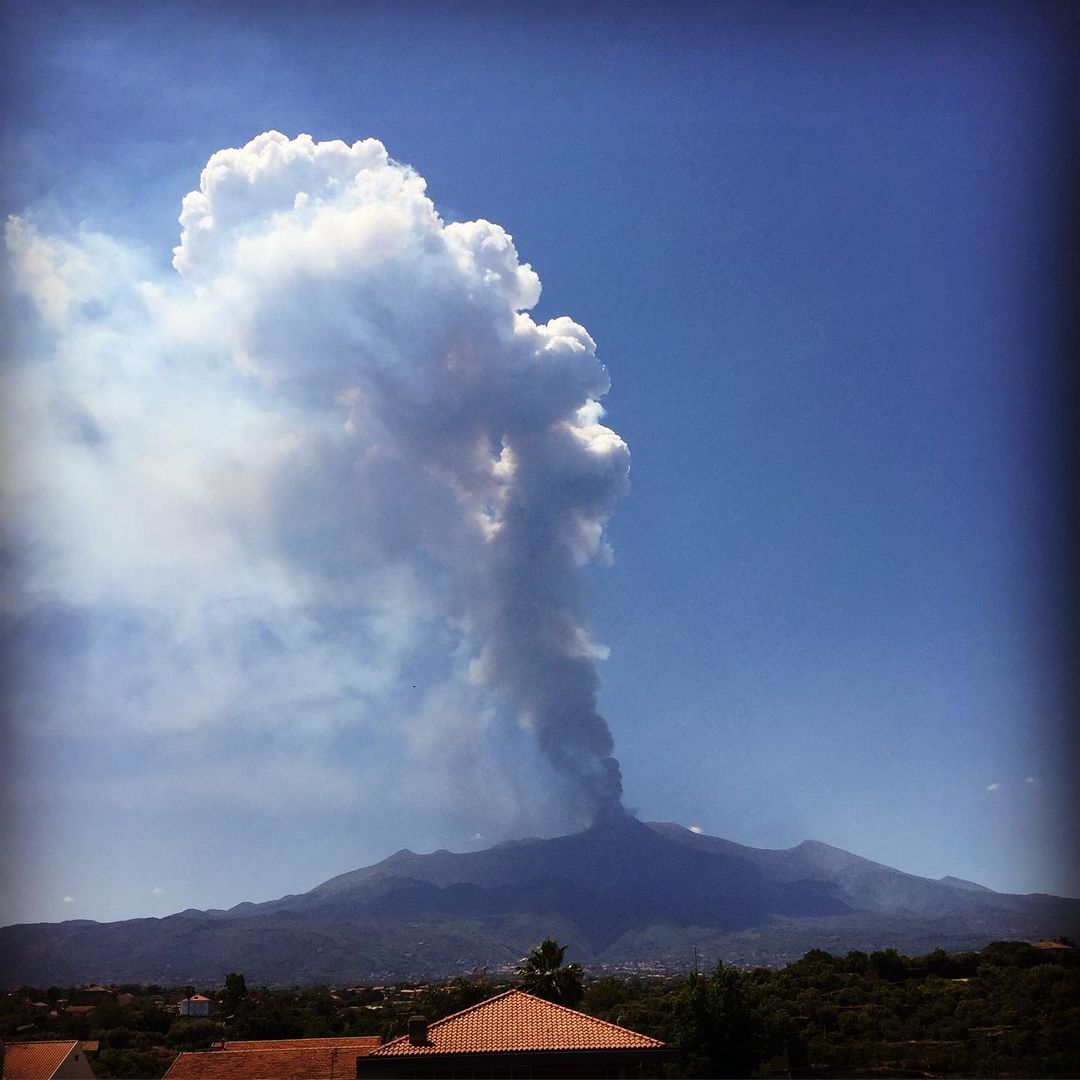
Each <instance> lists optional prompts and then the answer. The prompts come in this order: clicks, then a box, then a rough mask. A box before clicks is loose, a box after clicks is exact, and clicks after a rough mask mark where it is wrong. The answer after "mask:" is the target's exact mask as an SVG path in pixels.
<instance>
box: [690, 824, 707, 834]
mask: <svg viewBox="0 0 1080 1080" xmlns="http://www.w3.org/2000/svg"><path fill="white" fill-rule="evenodd" d="M690 831H691V832H692V833H698V834H699V835H700V834H701V833H703V832H704V831H705V830H704V829H703V828H702V827H701V826H700V825H691V826H690Z"/></svg>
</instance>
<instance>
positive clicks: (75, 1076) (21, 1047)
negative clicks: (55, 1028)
mask: <svg viewBox="0 0 1080 1080" xmlns="http://www.w3.org/2000/svg"><path fill="white" fill-rule="evenodd" d="M0 1076H2V1077H3V1080H94V1070H93V1069H91V1068H90V1062H89V1061H88V1060H87V1059H86V1053H85V1052H84V1051H83V1050H82V1049H81V1048H80V1046H79V1044H78V1042H76V1041H75V1040H74V1039H66V1040H62V1041H61V1040H57V1041H55V1042H20V1043H0Z"/></svg>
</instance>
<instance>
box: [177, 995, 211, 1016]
mask: <svg viewBox="0 0 1080 1080" xmlns="http://www.w3.org/2000/svg"><path fill="white" fill-rule="evenodd" d="M211 1004H212V1002H211V1001H210V999H209V998H208V997H204V996H203V995H202V994H192V995H191V997H188V998H184V1000H183V1001H181V1002H180V1009H179V1012H180V1015H181V1016H209V1015H210V1006H211Z"/></svg>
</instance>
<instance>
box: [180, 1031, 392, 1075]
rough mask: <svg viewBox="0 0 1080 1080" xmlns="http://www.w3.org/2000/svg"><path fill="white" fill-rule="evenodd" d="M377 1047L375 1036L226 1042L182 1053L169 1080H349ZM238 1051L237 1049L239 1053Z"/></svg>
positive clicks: (377, 1041)
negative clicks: (223, 1046) (360, 1059)
mask: <svg viewBox="0 0 1080 1080" xmlns="http://www.w3.org/2000/svg"><path fill="white" fill-rule="evenodd" d="M378 1043H379V1040H378V1038H377V1037H363V1038H360V1037H357V1038H342V1039H266V1040H258V1041H254V1040H244V1041H239V1042H230V1043H227V1044H226V1049H224V1050H198V1051H193V1052H191V1053H185V1054H180V1056H179V1057H177V1058H176V1060H175V1061H173V1063H172V1065H171V1066H169V1071H168V1072H167V1073H166V1074H165V1077H166V1080H221V1077H223V1076H228V1077H229V1078H230V1080H267V1078H268V1077H272V1078H273V1080H351V1078H352V1077H353V1076H355V1074H356V1059H357V1058H358V1057H365V1056H367V1054H369V1053H370V1052H371V1050H373V1049H374V1048H375V1047H376V1046H377V1045H378ZM238 1047H239V1049H238Z"/></svg>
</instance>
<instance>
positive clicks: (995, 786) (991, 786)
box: [986, 784, 1001, 791]
mask: <svg viewBox="0 0 1080 1080" xmlns="http://www.w3.org/2000/svg"><path fill="white" fill-rule="evenodd" d="M986 790H987V791H1000V790H1001V785H1000V784H987V785H986Z"/></svg>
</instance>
